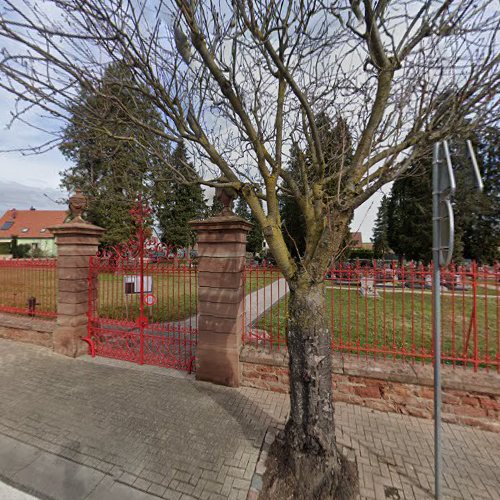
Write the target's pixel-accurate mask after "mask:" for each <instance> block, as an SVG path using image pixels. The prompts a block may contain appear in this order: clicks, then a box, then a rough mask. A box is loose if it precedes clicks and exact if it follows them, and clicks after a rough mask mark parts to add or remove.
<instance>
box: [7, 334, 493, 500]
mask: <svg viewBox="0 0 500 500" xmlns="http://www.w3.org/2000/svg"><path fill="white" fill-rule="evenodd" d="M123 366H125V367H126V368H123ZM171 375H175V376H171ZM0 401H1V404H0V477H1V478H2V479H4V480H5V481H6V482H10V483H11V484H13V485H14V486H17V487H23V486H24V487H25V489H27V490H28V491H29V492H30V493H34V494H37V493H42V495H40V496H43V497H46V498H50V497H51V495H50V494H49V493H48V492H47V488H48V489H49V491H52V490H50V488H51V484H52V485H53V486H52V488H53V490H54V491H57V494H56V493H54V494H53V498H57V499H58V500H59V499H62V500H66V499H68V500H76V499H78V498H81V499H82V500H83V499H88V500H90V499H93V500H99V499H103V500H108V499H111V498H113V499H114V498H117V499H118V498H120V499H125V498H130V499H146V498H147V499H154V498H155V496H156V497H162V498H166V499H176V500H178V499H183V500H185V499H189V498H199V499H219V498H220V499H222V498H230V499H239V498H241V499H245V498H246V495H247V492H248V489H249V486H250V481H251V478H252V474H253V472H254V469H255V464H256V461H257V457H258V454H259V449H260V446H261V442H262V439H263V436H264V434H265V431H266V429H267V428H268V426H274V427H276V426H279V425H280V424H281V423H282V422H283V420H284V418H285V417H286V413H287V405H288V401H287V397H286V396H285V395H281V394H277V393H271V392H266V391H261V390H257V389H250V388H242V389H238V390H235V389H229V388H224V387H219V386H214V385H211V384H206V383H201V382H194V381H193V378H192V377H189V376H187V375H180V374H179V373H178V372H176V373H171V372H169V370H165V369H159V368H158V369H156V368H154V367H137V366H136V365H132V364H123V363H87V362H85V361H83V360H81V359H78V360H72V359H68V358H64V357H61V356H58V355H55V354H53V353H52V352H50V351H49V350H47V349H44V348H39V347H35V346H31V345H27V344H20V343H15V342H9V341H5V340H0ZM336 412H337V424H338V440H339V442H340V443H341V444H342V445H344V446H346V447H349V448H352V449H353V450H354V452H355V453H356V457H357V461H358V466H359V471H360V493H361V497H362V498H377V499H378V498H380V499H385V498H390V499H398V498H400V499H403V498H406V499H408V498H430V497H431V492H432V484H433V476H432V466H433V457H432V446H433V440H432V439H433V438H432V436H433V434H432V422H431V421H427V420H422V419H418V418H414V417H408V416H401V415H394V414H386V413H382V412H377V411H374V410H368V409H365V408H362V407H358V406H352V405H347V404H340V403H339V404H337V405H336ZM12 438H13V439H12ZM2 440H3V441H2ZM15 443H18V445H17V446H16V445H15ZM28 445H30V449H31V448H32V449H33V450H34V451H32V452H31V453H32V455H33V456H32V457H31V458H30V460H26V459H25V461H24V462H22V464H21V462H20V450H21V447H25V448H26V447H27V446H28ZM16 450H17V451H16ZM24 453H25V455H26V453H30V452H29V450H28V452H26V451H25V452H24ZM40 453H42V454H43V457H42V458H41V457H40ZM16 464H17V466H16ZM61 464H63V465H64V468H65V469H64V470H66V476H67V477H65V481H66V480H68V481H69V482H68V484H66V483H65V482H64V481H63V482H62V483H61V484H57V488H56V485H55V483H54V481H55V480H56V479H57V477H56V476H57V471H58V470H60V467H61V466H62V465H61ZM58 467H59V468H58ZM72 467H73V468H74V469H75V468H76V469H75V470H73V469H72ZM78 467H80V468H81V470H80V469H78ZM83 467H85V470H86V472H85V471H84V472H85V473H84V472H82V470H83ZM499 471H500V435H498V434H493V433H488V432H485V431H479V430H476V429H473V428H468V427H462V426H457V425H451V424H445V425H444V484H443V486H444V488H443V489H444V493H445V495H446V496H447V497H448V498H454V497H456V498H474V499H476V498H493V499H500V493H499V492H500V472H499ZM49 473H51V474H52V476H50V474H49ZM44 474H47V477H48V478H49V479H50V480H51V481H52V483H50V482H49V485H48V486H47V484H46V483H44V482H43V481H42V480H41V477H42V476H43V475H44ZM78 474H80V475H79V477H80V482H81V484H80V487H79V489H77V490H78V491H77V492H78V495H77V494H76V493H75V492H74V491H73V492H72V493H69V491H70V486H68V485H71V481H70V479H71V478H73V476H78ZM33 475H35V476H37V481H38V482H37V483H36V485H35V486H33ZM54 478H55V479H54ZM68 478H69V479H68ZM30 481H31V483H30ZM27 483H29V484H27ZM118 487H120V488H122V489H121V490H119V489H117V488H118ZM125 487H126V488H127V489H123V488H125ZM44 488H45V490H44ZM68 488H69V489H68ZM111 492H114V494H111Z"/></svg>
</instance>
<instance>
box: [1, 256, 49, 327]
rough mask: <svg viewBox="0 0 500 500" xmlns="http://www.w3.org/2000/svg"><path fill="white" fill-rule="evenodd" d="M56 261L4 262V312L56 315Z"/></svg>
mask: <svg viewBox="0 0 500 500" xmlns="http://www.w3.org/2000/svg"><path fill="white" fill-rule="evenodd" d="M56 265H57V261H56V259H2V260H0V311H2V312H8V313H15V314H25V315H29V316H41V317H48V318H53V317H55V316H56V307H57V306H56V295H57V272H56Z"/></svg>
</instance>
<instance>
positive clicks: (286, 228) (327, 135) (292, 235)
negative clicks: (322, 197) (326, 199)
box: [281, 112, 352, 259]
mask: <svg viewBox="0 0 500 500" xmlns="http://www.w3.org/2000/svg"><path fill="white" fill-rule="evenodd" d="M316 127H317V129H318V133H319V136H320V140H321V143H322V145H323V150H324V157H325V175H326V176H328V177H329V178H330V179H331V181H330V182H329V183H328V184H327V185H326V187H325V190H326V191H327V192H328V195H329V196H330V197H331V198H334V197H335V195H336V190H338V189H340V187H341V186H343V182H342V178H340V180H339V179H338V178H337V176H336V174H337V173H339V172H341V171H342V170H345V169H346V168H348V167H349V165H350V163H351V161H352V137H351V134H350V132H349V129H348V126H347V123H346V122H345V120H344V119H343V118H342V117H341V116H339V117H338V118H337V120H336V122H335V124H334V123H333V121H332V119H331V118H330V117H329V116H328V115H327V114H326V113H324V112H322V113H318V115H317V116H316ZM311 155H312V153H311V150H310V147H309V146H307V147H306V148H304V150H303V149H301V147H300V146H299V145H298V144H294V145H293V147H292V150H291V155H290V162H289V165H288V170H289V172H290V174H291V176H292V177H293V178H294V179H295V180H296V181H298V182H299V183H300V182H301V180H302V178H303V176H304V173H303V172H302V171H301V169H306V170H308V174H307V175H308V176H309V177H310V176H311V171H310V170H311V164H312V163H313V159H312V156H311ZM284 187H285V195H284V196H283V197H282V199H281V217H282V221H283V233H284V239H285V242H286V244H287V246H288V249H289V251H290V253H291V254H292V255H293V256H295V257H298V256H301V255H303V254H304V252H305V250H306V242H305V241H306V239H305V234H306V227H305V220H304V215H303V213H302V211H301V209H300V207H299V206H298V205H297V202H296V201H295V199H294V198H293V197H291V196H287V195H286V184H285V186H284ZM344 233H345V234H344V235H343V243H342V244H341V245H340V250H341V251H345V250H346V248H345V247H346V246H347V245H344V242H348V241H349V227H348V226H347V228H346V229H345V231H344ZM336 257H337V256H333V255H332V259H333V258H336Z"/></svg>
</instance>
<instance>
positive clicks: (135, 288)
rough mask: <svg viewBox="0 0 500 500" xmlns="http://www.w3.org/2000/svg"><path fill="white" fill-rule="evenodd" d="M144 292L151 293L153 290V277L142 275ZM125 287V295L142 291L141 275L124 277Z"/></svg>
mask: <svg viewBox="0 0 500 500" xmlns="http://www.w3.org/2000/svg"><path fill="white" fill-rule="evenodd" d="M142 286H143V290H142V291H143V293H151V292H152V291H153V277H152V276H143V277H142ZM123 289H124V292H125V295H129V294H133V293H141V275H140V274H138V275H134V276H124V277H123Z"/></svg>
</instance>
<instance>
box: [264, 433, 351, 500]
mask: <svg viewBox="0 0 500 500" xmlns="http://www.w3.org/2000/svg"><path fill="white" fill-rule="evenodd" d="M286 435H287V434H286V431H284V432H282V433H280V435H278V436H277V438H276V440H275V442H274V443H273V444H272V446H271V448H270V450H269V456H268V459H267V463H266V472H265V474H264V480H263V487H262V491H261V494H260V497H259V498H260V499H261V500H267V499H269V500H290V499H297V500H309V499H310V500H327V499H328V500H332V499H334V500H351V499H353V498H356V497H357V496H358V494H359V487H358V484H359V483H358V469H357V465H356V463H355V462H349V461H348V460H347V459H346V458H345V457H344V456H342V455H341V453H340V452H339V451H338V450H337V449H335V450H333V452H332V453H331V454H328V455H327V454H326V453H323V454H318V455H311V454H310V453H307V454H306V453H302V452H300V451H297V450H296V449H294V448H293V447H292V446H291V445H290V444H289V443H288V442H287V439H286Z"/></svg>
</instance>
